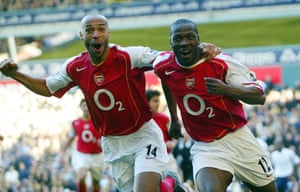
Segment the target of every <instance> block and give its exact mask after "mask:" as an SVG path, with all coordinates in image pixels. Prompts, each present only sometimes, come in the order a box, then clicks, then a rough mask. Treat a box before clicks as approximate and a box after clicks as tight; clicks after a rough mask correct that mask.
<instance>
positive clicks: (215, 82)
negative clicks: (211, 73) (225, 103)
mask: <svg viewBox="0 0 300 192" xmlns="http://www.w3.org/2000/svg"><path fill="white" fill-rule="evenodd" d="M204 81H205V85H206V89H207V92H208V93H211V94H217V95H223V94H224V93H225V92H226V87H227V86H226V84H225V83H224V82H223V81H221V80H220V79H216V78H211V77H205V78H204Z"/></svg>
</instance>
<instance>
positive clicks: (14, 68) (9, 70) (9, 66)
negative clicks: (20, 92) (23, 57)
mask: <svg viewBox="0 0 300 192" xmlns="http://www.w3.org/2000/svg"><path fill="white" fill-rule="evenodd" d="M0 71H1V73H2V74H3V75H5V76H7V77H10V78H12V79H14V80H16V81H18V82H19V83H21V84H23V85H24V86H25V87H26V88H28V89H29V90H31V91H32V92H34V93H36V94H38V95H42V96H46V97H50V96H52V94H51V93H50V91H49V89H48V88H47V86H46V80H45V79H41V78H34V77H31V76H29V75H26V74H24V73H21V72H19V71H18V65H17V64H16V63H15V62H14V61H13V60H11V59H4V60H3V61H1V62H0Z"/></svg>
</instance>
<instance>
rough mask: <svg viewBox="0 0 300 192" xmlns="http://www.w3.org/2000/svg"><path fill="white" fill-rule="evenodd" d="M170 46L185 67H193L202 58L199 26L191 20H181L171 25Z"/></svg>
mask: <svg viewBox="0 0 300 192" xmlns="http://www.w3.org/2000/svg"><path fill="white" fill-rule="evenodd" d="M170 45H171V48H172V50H173V51H174V53H175V55H176V58H177V60H178V62H179V63H180V64H181V65H183V66H186V67H188V66H191V65H193V64H195V63H196V62H197V61H198V60H199V59H201V57H202V53H201V49H200V48H199V45H200V41H199V35H198V30H197V26H196V24H195V23H193V22H192V21H190V20H186V19H180V20H177V21H175V22H174V23H173V24H172V25H171V28H170Z"/></svg>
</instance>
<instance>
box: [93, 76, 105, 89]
mask: <svg viewBox="0 0 300 192" xmlns="http://www.w3.org/2000/svg"><path fill="white" fill-rule="evenodd" d="M94 80H95V83H96V85H98V86H100V85H101V84H102V83H103V81H104V75H103V73H101V74H95V75H94Z"/></svg>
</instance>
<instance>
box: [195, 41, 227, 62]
mask: <svg viewBox="0 0 300 192" xmlns="http://www.w3.org/2000/svg"><path fill="white" fill-rule="evenodd" d="M200 47H201V48H202V52H203V56H204V57H205V58H206V59H207V60H211V59H213V58H215V57H216V56H217V55H219V54H220V53H221V52H222V51H221V48H219V47H217V46H216V45H214V44H211V43H201V44H200Z"/></svg>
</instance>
